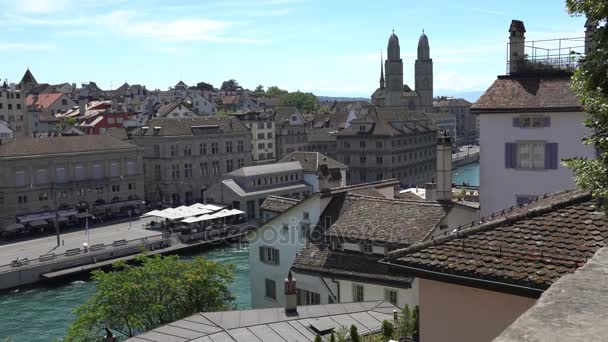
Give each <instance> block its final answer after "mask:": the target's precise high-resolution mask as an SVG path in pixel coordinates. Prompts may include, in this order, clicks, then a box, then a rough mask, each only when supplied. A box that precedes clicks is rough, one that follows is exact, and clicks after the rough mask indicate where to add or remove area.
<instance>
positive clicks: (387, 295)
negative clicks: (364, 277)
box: [384, 288, 398, 306]
mask: <svg viewBox="0 0 608 342" xmlns="http://www.w3.org/2000/svg"><path fill="white" fill-rule="evenodd" d="M384 300H385V301H387V302H389V303H391V304H393V305H395V306H398V304H397V290H395V289H389V288H385V289H384Z"/></svg>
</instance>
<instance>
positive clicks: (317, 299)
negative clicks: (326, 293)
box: [297, 289, 321, 305]
mask: <svg viewBox="0 0 608 342" xmlns="http://www.w3.org/2000/svg"><path fill="white" fill-rule="evenodd" d="M297 303H298V305H319V304H321V295H320V294H319V293H316V292H312V291H308V290H304V289H298V299H297Z"/></svg>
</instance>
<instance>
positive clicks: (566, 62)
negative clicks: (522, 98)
mask: <svg viewBox="0 0 608 342" xmlns="http://www.w3.org/2000/svg"><path fill="white" fill-rule="evenodd" d="M511 48H512V47H511V43H507V74H511V73H512V70H513V69H512V68H511V66H512V64H513V63H516V68H515V70H517V73H522V72H523V73H525V72H563V71H570V72H573V71H574V70H575V69H576V68H577V67H578V66H579V64H580V61H581V59H582V58H583V57H584V56H585V38H584V37H577V38H559V39H547V40H535V41H526V42H525V45H524V56H523V58H522V59H517V60H512V59H511V58H510V56H511V53H510V51H511Z"/></svg>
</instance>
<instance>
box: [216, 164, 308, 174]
mask: <svg viewBox="0 0 608 342" xmlns="http://www.w3.org/2000/svg"><path fill="white" fill-rule="evenodd" d="M302 169H303V168H302V165H301V164H300V163H299V162H297V161H295V162H279V163H273V164H265V165H254V166H245V167H242V168H240V169H237V170H234V171H232V172H230V173H229V174H228V176H232V177H251V176H259V175H266V174H271V173H279V172H290V171H301V170H302Z"/></svg>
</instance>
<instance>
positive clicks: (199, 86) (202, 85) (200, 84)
mask: <svg viewBox="0 0 608 342" xmlns="http://www.w3.org/2000/svg"><path fill="white" fill-rule="evenodd" d="M196 89H198V90H203V91H213V85H211V84H210V83H205V82H198V83H197V84H196Z"/></svg>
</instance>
